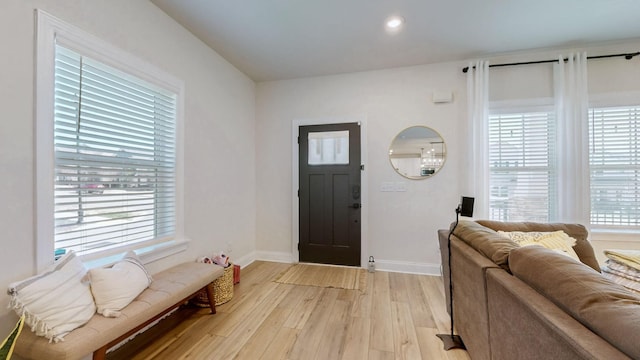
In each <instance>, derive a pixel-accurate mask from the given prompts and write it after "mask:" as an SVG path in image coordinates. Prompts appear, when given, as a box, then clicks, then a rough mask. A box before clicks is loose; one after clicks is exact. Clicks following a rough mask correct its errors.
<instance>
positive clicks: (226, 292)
mask: <svg viewBox="0 0 640 360" xmlns="http://www.w3.org/2000/svg"><path fill="white" fill-rule="evenodd" d="M215 266H218V265H215ZM212 284H213V291H214V293H213V298H214V299H215V304H216V306H218V305H222V304H224V303H226V302H228V301H229V300H231V298H233V264H229V266H228V267H226V268H225V269H224V273H223V274H222V276H220V277H219V278H217V279H215V280H213V282H212ZM192 303H194V304H195V305H197V306H200V307H209V298H208V297H207V292H206V291H200V292H199V293H198V295H196V296H195V297H194V298H193V300H192Z"/></svg>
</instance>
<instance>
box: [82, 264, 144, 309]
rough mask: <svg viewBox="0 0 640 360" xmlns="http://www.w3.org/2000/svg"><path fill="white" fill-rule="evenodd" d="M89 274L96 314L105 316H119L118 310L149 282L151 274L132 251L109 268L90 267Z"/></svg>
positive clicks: (127, 303) (128, 302)
mask: <svg viewBox="0 0 640 360" xmlns="http://www.w3.org/2000/svg"><path fill="white" fill-rule="evenodd" d="M89 276H90V278H91V292H92V293H93V298H94V299H95V301H96V306H97V307H98V314H102V315H104V316H106V317H118V316H120V310H122V309H123V308H124V307H126V306H127V305H129V304H130V303H131V301H133V299H135V298H136V297H137V296H138V295H140V293H141V292H143V291H144V289H146V288H147V287H148V286H149V284H151V276H149V273H148V272H147V269H145V267H144V265H143V264H142V262H140V259H138V257H137V256H136V254H135V253H134V252H133V251H130V252H128V253H127V254H126V255H125V257H124V259H123V260H122V261H120V262H118V263H116V264H115V265H113V266H112V267H110V268H97V269H91V270H90V271H89Z"/></svg>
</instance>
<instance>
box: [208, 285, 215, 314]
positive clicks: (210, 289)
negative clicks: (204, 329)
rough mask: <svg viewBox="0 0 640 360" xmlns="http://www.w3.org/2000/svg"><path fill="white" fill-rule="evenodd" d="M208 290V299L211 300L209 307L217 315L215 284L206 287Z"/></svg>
mask: <svg viewBox="0 0 640 360" xmlns="http://www.w3.org/2000/svg"><path fill="white" fill-rule="evenodd" d="M206 289H207V299H209V307H210V308H211V313H212V314H215V313H216V299H215V297H214V292H215V290H214V288H213V283H210V284H209V285H207V286H206Z"/></svg>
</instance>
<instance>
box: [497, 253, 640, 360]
mask: <svg viewBox="0 0 640 360" xmlns="http://www.w3.org/2000/svg"><path fill="white" fill-rule="evenodd" d="M509 266H510V268H511V271H512V273H513V275H514V276H516V277H517V278H519V279H521V280H522V281H524V282H525V283H527V284H528V285H529V286H531V287H532V288H533V289H535V290H536V291H538V292H539V293H540V294H542V295H544V296H545V297H547V298H548V299H549V300H551V301H552V302H553V303H555V304H556V305H557V306H558V307H560V308H561V309H563V310H564V311H566V312H567V313H568V314H570V315H571V316H572V317H573V318H575V319H576V320H578V321H579V322H580V323H582V324H583V325H584V326H586V327H587V328H589V329H590V330H591V331H593V332H594V333H596V334H598V335H599V336H601V337H602V338H604V339H605V340H607V341H608V342H609V343H611V344H612V345H614V346H615V347H617V348H619V349H620V350H621V351H622V352H624V353H625V354H627V355H629V356H630V357H632V358H634V359H640V346H639V345H638V341H637V339H636V336H635V335H634V334H639V333H640V296H637V295H635V294H633V293H631V292H630V291H628V290H626V289H625V288H624V287H622V286H620V285H618V284H614V283H613V282H611V281H609V280H607V279H605V278H604V277H602V275H601V274H599V273H597V272H596V271H594V270H592V269H590V268H589V267H586V266H583V265H582V264H581V263H578V262H576V261H574V260H573V259H569V258H568V257H566V256H563V255H560V254H558V253H556V252H555V251H553V250H549V249H545V248H542V247H538V246H529V247H522V248H518V249H514V250H513V251H511V254H510V255H509Z"/></svg>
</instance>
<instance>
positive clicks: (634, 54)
mask: <svg viewBox="0 0 640 360" xmlns="http://www.w3.org/2000/svg"><path fill="white" fill-rule="evenodd" d="M638 55H640V52H634V53H628V54H612V55H599V56H587V59H588V60H590V59H602V58H612V57H623V56H624V58H625V59H627V60H631V59H633V57H634V56H638ZM557 61H558V60H557V59H556V60H538V61H525V62H515V63H506V64H489V67H490V68H491V67H503V66H516V65H530V64H544V63H553V62H557ZM564 61H569V59H567V58H565V59H564ZM473 68H474V69H475V68H476V67H475V66H474V67H473ZM468 71H469V67H468V66H465V67H463V68H462V72H463V73H465V74H466V73H467V72H468Z"/></svg>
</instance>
